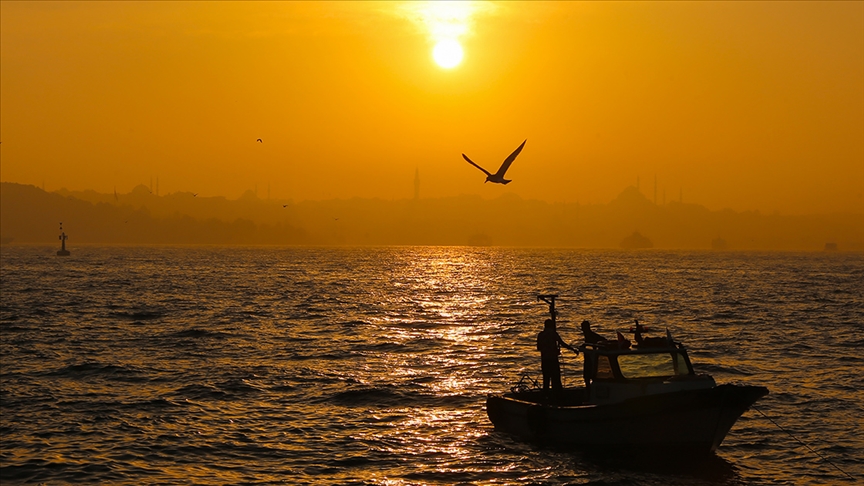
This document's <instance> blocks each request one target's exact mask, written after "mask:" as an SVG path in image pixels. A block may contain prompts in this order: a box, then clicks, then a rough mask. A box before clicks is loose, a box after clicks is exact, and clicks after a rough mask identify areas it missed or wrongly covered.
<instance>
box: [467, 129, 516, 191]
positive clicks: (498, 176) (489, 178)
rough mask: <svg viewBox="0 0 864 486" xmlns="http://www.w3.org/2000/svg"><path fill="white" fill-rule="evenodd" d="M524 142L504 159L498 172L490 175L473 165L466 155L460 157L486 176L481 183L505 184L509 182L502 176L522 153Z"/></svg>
mask: <svg viewBox="0 0 864 486" xmlns="http://www.w3.org/2000/svg"><path fill="white" fill-rule="evenodd" d="M527 141H528V140H527V139H525V142H527ZM525 142H522V145H520V146H519V147H518V148H516V150H514V151H513V153H512V154H510V156H509V157H507V158H506V159H504V162H503V163H502V164H501V167H499V168H498V172H496V173H494V174H492V173H490V172H489V171H488V170H486V169H484V168H483V167H480V166H479V165H477V164H475V163H474V161H472V160H471V159H469V158H468V156H467V155H465V154H462V157H463V158H464V159H465V160H467V161H468V163H469V164H471V165H473V166H474V167H477V168H478V169H480V170H482V171H483V173H484V174H486V181H484V182H483V183H484V184H485V183H486V182H494V183H496V184H507V183H509V182H510V180H508V179H505V178H504V174H505V173H506V172H507V169H509V168H510V164H512V163H513V161H514V160H516V157H517V156H518V155H519V152H521V151H522V147H524V146H525Z"/></svg>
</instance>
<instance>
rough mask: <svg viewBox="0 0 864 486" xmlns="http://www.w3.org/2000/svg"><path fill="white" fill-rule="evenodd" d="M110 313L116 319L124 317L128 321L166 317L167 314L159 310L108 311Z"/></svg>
mask: <svg viewBox="0 0 864 486" xmlns="http://www.w3.org/2000/svg"><path fill="white" fill-rule="evenodd" d="M108 315H109V316H110V317H113V318H115V319H122V320H127V321H152V320H154V319H159V318H161V317H164V315H165V314H164V313H162V312H159V311H150V310H142V311H131V312H124V311H120V312H110V313H108Z"/></svg>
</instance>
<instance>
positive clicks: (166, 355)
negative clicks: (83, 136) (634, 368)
mask: <svg viewBox="0 0 864 486" xmlns="http://www.w3.org/2000/svg"><path fill="white" fill-rule="evenodd" d="M54 250H55V249H53V248H38V247H4V248H3V249H2V253H0V263H2V289H0V290H2V296H0V333H2V334H0V336H2V348H0V349H2V370H0V376H2V396H0V408H2V414H0V440H2V451H0V459H2V462H0V479H2V482H3V484H14V483H27V482H43V483H50V484H59V483H112V484H141V483H158V484H172V483H173V484H191V483H194V484H237V483H251V482H255V483H283V484H310V483H320V484H392V485H398V484H430V483H434V484H490V483H494V484H658V485H659V484H681V485H684V484H687V485H690V484H826V483H844V482H845V483H848V484H853V483H854V482H855V481H854V480H853V479H850V478H849V476H847V475H846V474H848V475H851V476H853V477H854V478H855V479H857V480H861V479H862V477H864V467H862V465H861V458H862V457H864V440H862V439H861V437H862V417H864V413H862V406H861V400H862V393H861V391H860V389H861V387H860V383H861V378H860V375H861V371H862V369H864V366H862V357H861V355H860V351H861V349H862V348H864V338H862V330H864V329H862V328H864V324H862V323H864V296H862V293H864V257H862V255H860V254H849V253H824V254H823V253H710V252H660V251H650V252H613V251H609V252H603V251H577V250H529V249H505V248H439V247H431V248H430V247H423V248H411V247H405V248H353V249H339V248H329V249H328V248H160V247H147V248H96V247H90V248H88V247H85V248H79V249H77V250H74V252H73V255H72V256H71V257H68V258H57V257H56V256H54V255H53V253H54ZM541 292H548V293H557V294H560V295H561V296H562V299H561V303H560V305H559V309H560V311H561V314H562V316H561V317H562V319H563V321H562V323H561V324H560V325H559V330H560V332H561V334H562V336H563V337H564V339H565V340H577V337H578V335H577V333H576V329H577V323H578V322H580V321H581V320H582V319H585V318H587V319H590V320H592V321H593V322H595V323H596V326H595V327H596V328H598V330H599V331H600V332H601V333H606V334H611V333H613V332H614V330H615V329H622V330H623V329H625V328H627V327H629V325H630V322H632V319H633V318H637V317H638V318H639V319H640V321H642V322H644V323H646V324H648V325H653V326H655V327H659V328H665V327H668V328H669V329H670V330H671V331H672V332H673V334H674V335H675V336H676V338H678V339H680V340H682V341H683V342H684V343H685V344H687V345H688V347H689V349H690V350H691V357H692V359H693V361H694V363H695V366H696V368H697V371H701V372H707V373H711V374H713V375H714V377H715V378H716V379H717V381H718V382H736V383H747V384H757V385H765V386H767V387H768V388H769V389H770V390H771V394H770V395H768V396H767V397H765V398H764V399H762V400H761V401H760V402H758V403H757V408H758V410H751V411H749V412H747V413H746V414H745V415H744V416H743V417H742V419H741V420H740V421H739V422H738V424H737V425H736V426H735V428H734V429H733V430H732V432H731V433H730V435H729V436H728V437H727V438H726V441H725V442H724V443H723V445H722V446H721V448H720V449H719V450H718V452H717V453H716V455H713V456H709V457H708V458H705V459H699V460H696V459H687V460H676V458H670V459H669V460H661V461H655V460H652V461H640V460H639V458H638V457H617V456H614V455H608V454H606V455H604V454H591V453H590V452H574V451H567V450H557V449H553V448H547V447H541V446H536V445H531V444H524V443H520V442H517V441H515V440H513V439H512V438H510V437H508V436H505V435H502V434H499V433H496V432H494V430H493V429H492V426H491V424H490V423H489V421H488V419H487V418H486V414H485V409H484V405H485V397H486V395H487V394H488V393H492V392H499V391H503V390H506V389H508V388H509V386H510V384H511V383H512V382H513V381H515V380H516V379H518V377H519V376H520V375H521V374H522V373H530V374H532V375H535V376H537V375H539V357H538V356H537V352H536V350H535V349H534V340H535V338H536V333H537V332H538V331H539V330H540V327H541V323H542V320H543V318H544V312H545V311H546V309H545V307H544V306H543V305H542V303H538V302H537V301H536V295H537V294H538V293H541ZM563 361H564V372H565V383H571V384H576V383H578V381H579V377H580V376H581V371H580V366H581V362H580V358H576V357H575V356H573V355H572V354H567V355H564V357H563ZM760 411H761V413H760ZM763 414H764V415H763ZM766 416H767V417H771V418H772V419H773V420H774V421H775V422H777V424H778V425H780V426H782V427H783V428H784V429H785V431H784V430H780V429H779V428H778V426H777V425H775V424H774V423H772V422H771V421H769V420H768V419H767V418H766ZM790 433H791V434H792V435H794V437H795V438H797V439H798V440H800V441H802V442H803V443H804V444H807V446H808V447H809V448H808V447H805V446H804V445H802V443H801V442H797V441H796V439H793V438H792V437H791V436H790V435H789V434H790ZM810 449H812V451H811V450H810ZM817 453H818V455H817ZM820 455H821V456H822V457H821V458H820Z"/></svg>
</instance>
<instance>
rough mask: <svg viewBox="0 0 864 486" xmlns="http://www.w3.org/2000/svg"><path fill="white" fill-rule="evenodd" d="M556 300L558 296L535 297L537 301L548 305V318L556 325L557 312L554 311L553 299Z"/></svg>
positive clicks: (544, 295) (541, 295)
mask: <svg viewBox="0 0 864 486" xmlns="http://www.w3.org/2000/svg"><path fill="white" fill-rule="evenodd" d="M557 298H558V294H540V295H538V296H537V300H542V301H543V302H546V303H547V304H549V316H550V317H551V318H552V322H554V323H556V324H557V323H558V319H557V317H558V311H556V310H555V299H557Z"/></svg>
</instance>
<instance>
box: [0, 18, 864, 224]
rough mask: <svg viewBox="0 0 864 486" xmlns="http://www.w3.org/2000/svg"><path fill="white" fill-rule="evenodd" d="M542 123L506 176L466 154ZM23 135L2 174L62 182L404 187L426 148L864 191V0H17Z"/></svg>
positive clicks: (619, 175)
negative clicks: (425, 0)
mask: <svg viewBox="0 0 864 486" xmlns="http://www.w3.org/2000/svg"><path fill="white" fill-rule="evenodd" d="M442 40H449V42H450V45H451V47H452V45H453V43H454V41H455V43H458V44H457V47H456V48H457V49H458V47H461V49H462V53H463V57H462V59H461V62H459V64H457V65H456V66H455V67H451V68H443V67H441V66H440V65H439V64H438V63H436V61H435V59H434V58H433V48H434V47H435V46H436V44H437V43H439V42H440V41H442ZM445 47H446V44H445ZM259 138H260V139H261V140H262V141H263V143H258V142H256V140H257V139H259ZM525 139H527V140H528V142H527V144H526V145H525V148H524V150H523V151H522V153H521V154H520V155H519V157H518V158H517V159H516V161H515V162H514V163H513V165H512V167H511V168H510V171H509V172H508V173H507V177H508V178H510V179H512V180H513V182H512V183H510V184H509V185H507V186H502V185H498V184H484V182H483V181H484V179H485V176H484V175H483V174H482V173H481V172H480V171H478V170H477V169H475V168H473V167H471V166H470V165H468V164H467V163H466V162H465V161H464V160H463V159H462V157H461V154H462V153H463V152H464V153H466V154H467V155H468V156H469V157H471V158H472V159H473V160H474V161H475V162H478V163H479V164H481V165H483V166H484V167H486V168H487V169H490V170H491V171H493V172H494V170H495V169H497V167H498V165H499V164H500V163H501V162H502V161H503V160H504V158H505V157H506V156H507V155H508V154H509V153H510V152H511V151H513V150H514V149H515V148H516V147H517V146H518V145H519V144H520V143H521V142H522V141H523V140H525ZM0 140H2V145H0V179H2V180H3V181H6V182H19V183H27V184H34V185H37V186H42V185H43V183H44V185H45V188H46V189H47V190H55V189H59V188H60V187H66V188H69V189H73V190H79V189H95V190H97V191H100V192H106V193H110V192H112V191H113V190H114V188H115V187H116V189H117V191H118V192H128V191H129V190H131V189H132V188H133V187H134V186H136V185H137V184H141V183H144V184H149V183H150V180H151V178H153V180H154V181H155V179H156V178H157V177H158V179H159V186H160V193H161V194H163V195H164V194H167V193H170V192H175V191H191V192H196V193H199V194H203V195H207V196H214V195H224V196H227V197H229V198H236V197H238V196H239V195H240V194H242V193H243V192H244V191H246V190H249V189H254V188H255V187H256V186H257V188H258V194H259V197H266V192H267V188H268V187H269V189H270V194H271V197H273V198H286V199H287V198H291V199H293V200H295V201H300V200H305V199H327V198H337V197H338V198H350V197H355V196H358V197H379V198H384V199H401V198H410V197H413V191H414V175H415V170H418V169H419V173H420V180H421V189H420V191H421V197H442V196H452V195H458V194H479V195H481V196H483V197H486V198H492V197H497V196H499V195H501V194H504V193H513V194H517V195H519V196H521V197H523V198H535V199H542V200H546V201H550V202H551V201H562V202H577V201H578V202H580V203H583V204H584V203H606V202H608V201H610V200H612V199H614V198H615V197H616V196H617V195H618V194H619V193H620V192H621V191H622V190H623V189H624V188H625V187H626V186H628V185H635V184H636V181H637V178H638V179H639V181H640V188H641V190H642V192H643V193H644V194H645V195H646V196H648V197H649V198H653V197H654V180H655V177H656V180H657V188H658V192H657V199H658V202H662V199H663V197H664V196H663V195H664V194H665V198H666V200H667V201H671V200H678V198H679V197H682V196H683V199H684V201H685V202H692V203H698V204H702V205H705V206H706V207H708V208H710V209H722V208H732V209H735V210H751V209H758V210H761V211H780V212H782V213H791V214H803V213H814V212H829V211H855V212H862V211H864V2H836V3H831V2H764V3H760V2H746V3H745V2H663V3H645V2H634V3H627V2H588V3H577V2H573V3H570V2H549V3H543V2H530V3H518V2H501V3H467V2H461V3H456V4H443V5H442V4H431V5H430V4H422V3H397V2H393V3H390V2H383V3H375V2H356V3H350V2H344V3H343V2H334V3H326V2H310V3H305V2H286V3H280V2H260V3H252V2H242V3H240V2H237V3H233V2H222V3H211V2H188V3H186V2H140V3H138V2H81V3H78V2H42V1H39V2H9V1H3V2H0Z"/></svg>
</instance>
